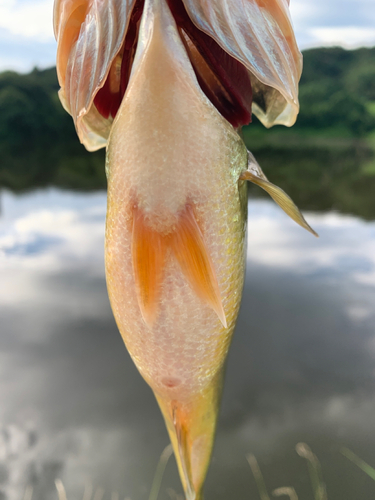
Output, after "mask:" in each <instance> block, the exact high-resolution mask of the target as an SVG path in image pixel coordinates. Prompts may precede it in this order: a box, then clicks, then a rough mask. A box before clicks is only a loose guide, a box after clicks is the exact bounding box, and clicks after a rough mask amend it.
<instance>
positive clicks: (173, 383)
mask: <svg viewBox="0 0 375 500" xmlns="http://www.w3.org/2000/svg"><path fill="white" fill-rule="evenodd" d="M161 382H162V384H164V385H165V386H166V387H169V388H170V389H172V388H173V387H177V386H178V385H180V384H181V380H180V379H179V378H175V377H164V378H163V379H162V381H161Z"/></svg>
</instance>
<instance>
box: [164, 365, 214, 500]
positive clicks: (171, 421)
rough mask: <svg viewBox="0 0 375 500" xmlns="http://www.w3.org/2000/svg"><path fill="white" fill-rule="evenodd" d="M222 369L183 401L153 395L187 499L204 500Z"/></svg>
mask: <svg viewBox="0 0 375 500" xmlns="http://www.w3.org/2000/svg"><path fill="white" fill-rule="evenodd" d="M222 380H223V370H220V371H219V372H218V373H217V374H216V375H215V376H214V378H213V379H212V381H211V383H210V384H209V386H207V387H206V388H205V389H203V390H202V391H201V392H200V393H199V394H196V395H195V396H194V398H193V399H190V400H186V401H176V400H168V399H166V398H165V396H164V397H163V396H161V395H158V394H155V396H156V399H157V401H158V403H159V406H160V409H161V411H162V413H163V417H164V420H165V423H166V426H167V430H168V434H169V437H170V440H171V443H172V446H173V451H174V454H175V457H176V462H177V466H178V470H179V474H180V478H181V482H182V485H183V487H184V491H185V495H186V500H203V492H202V488H203V483H204V480H205V477H206V474H207V469H208V466H209V463H210V458H211V452H212V447H213V443H214V438H215V431H216V423H217V416H218V411H219V403H220V398H221V392H222Z"/></svg>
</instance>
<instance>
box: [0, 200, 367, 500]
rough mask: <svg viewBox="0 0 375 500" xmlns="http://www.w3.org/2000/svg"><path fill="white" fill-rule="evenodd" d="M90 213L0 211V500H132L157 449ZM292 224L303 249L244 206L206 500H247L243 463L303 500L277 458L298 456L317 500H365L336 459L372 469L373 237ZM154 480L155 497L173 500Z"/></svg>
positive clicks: (97, 222) (22, 204) (331, 224)
mask: <svg viewBox="0 0 375 500" xmlns="http://www.w3.org/2000/svg"><path fill="white" fill-rule="evenodd" d="M105 203H106V200H105V194H103V193H94V194H76V193H69V192H61V191H57V190H48V191H40V192H35V193H31V194H27V195H22V196H15V195H12V194H9V193H4V194H3V195H2V199H1V205H2V206H1V210H2V213H1V219H0V274H1V277H0V280H1V281H0V324H1V335H0V401H1V405H0V430H1V431H2V433H0V492H1V491H3V492H4V493H6V494H7V495H8V497H6V498H8V499H9V500H16V499H17V500H18V499H19V498H22V494H23V493H22V492H23V489H24V487H25V485H26V484H33V485H34V489H35V498H38V499H39V498H40V499H41V500H43V498H46V499H47V500H49V499H50V498H56V496H55V492H54V490H53V479H54V478H55V477H56V476H59V477H61V478H62V479H63V480H64V483H65V484H66V485H67V488H68V492H69V493H70V494H71V495H72V496H71V498H74V496H73V495H76V498H81V497H82V491H83V487H84V484H85V481H86V480H88V479H90V480H92V481H93V483H94V484H95V485H100V486H102V487H104V488H105V489H106V490H107V492H109V491H110V490H111V489H113V490H121V493H122V494H123V496H125V495H127V494H129V495H130V496H131V498H132V499H133V500H139V499H143V498H147V493H148V488H149V486H150V484H151V481H152V476H153V472H154V469H155V466H156V462H157V459H158V456H159V453H160V451H161V450H162V448H163V446H164V445H165V444H166V442H167V437H166V433H165V431H164V428H163V424H162V421H161V417H160V416H159V413H158V410H157V408H156V404H155V403H154V400H153V398H152V396H151V394H150V391H149V390H148V388H147V387H146V385H145V384H144V383H143V381H142V380H141V379H140V377H139V376H138V374H137V373H136V370H135V368H134V366H133V365H132V363H131V361H130V359H129V357H128V355H127V354H126V351H125V348H124V347H123V345H122V342H121V340H120V336H119V334H118V333H117V331H116V326H115V324H114V321H113V319H112V315H111V311H110V308H109V304H108V299H107V296H106V290H105V282H104V264H103V234H104V218H105ZM307 219H308V221H309V222H310V223H311V225H312V226H313V227H314V229H315V230H316V231H317V232H318V233H319V234H320V238H319V239H315V238H313V237H312V236H311V235H310V234H309V233H307V232H304V231H303V230H302V229H300V228H299V227H298V226H296V225H295V224H294V223H293V222H291V221H289V220H288V219H287V218H286V216H285V215H284V214H283V212H281V211H280V209H279V208H278V207H276V206H274V205H273V204H271V202H268V201H264V200H254V201H251V202H250V205H249V241H248V246H249V248H248V255H249V257H248V271H247V274H248V276H247V277H248V279H247V282H246V287H245V295H244V300H243V306H242V311H241V315H240V319H239V323H238V328H237V333H236V335H235V339H234V343H233V346H232V350H231V354H230V359H229V364H228V371H227V381H226V388H225V394H224V401H223V410H222V418H221V422H220V427H219V435H218V440H217V446H216V452H215V456H214V461H213V465H212V468H211V474H210V476H209V480H208V485H207V486H208V491H207V498H216V499H218V500H221V499H223V500H224V498H230V497H231V496H232V495H233V494H234V493H235V498H247V497H250V496H249V495H251V493H252V489H251V488H253V487H254V485H253V483H252V482H251V480H250V477H249V473H248V470H247V466H246V462H245V460H244V455H245V453H247V452H249V451H253V452H255V453H256V454H257V456H258V458H259V459H260V461H261V464H262V467H263V468H264V471H265V473H266V479H267V482H269V484H270V486H271V485H273V487H276V486H281V485H283V484H284V483H285V481H287V482H288V483H289V484H294V485H295V486H296V489H297V491H299V492H302V493H303V492H305V491H309V488H308V484H307V479H306V481H305V483H304V482H303V479H301V478H303V477H306V478H307V475H306V473H305V470H304V467H305V464H303V463H302V464H301V463H300V460H301V459H298V458H297V457H295V455H294V454H293V447H294V446H295V444H296V443H297V442H298V441H300V440H307V441H308V442H309V443H310V444H311V445H312V446H313V448H314V450H315V451H316V452H318V454H320V456H321V457H323V469H324V471H325V473H326V475H327V483H328V484H329V485H330V487H331V491H333V492H334V494H332V496H331V497H330V498H333V499H338V498H340V500H345V499H348V500H349V499H351V500H354V499H356V498H358V496H356V494H357V495H359V493H358V491H361V492H362V498H370V497H371V495H370V493H369V492H370V491H373V492H375V486H374V485H373V484H372V483H371V482H370V481H369V483H365V482H363V481H364V476H362V475H361V474H363V473H360V472H358V471H357V470H356V469H355V468H354V466H353V465H350V464H349V465H348V464H347V463H346V462H345V460H344V459H343V458H340V455H339V454H338V448H339V445H341V444H343V445H348V446H349V447H351V448H352V449H353V450H354V451H356V452H358V453H359V454H360V455H361V456H362V457H363V458H364V459H367V460H368V461H370V462H371V461H372V463H373V464H374V463H375V452H374V449H375V399H374V376H375V330H374V326H373V325H374V319H375V318H374V312H375V311H374V303H375V300H374V299H375V223H373V222H364V221H361V220H359V219H356V218H354V217H349V216H341V215H339V214H335V213H328V214H323V215H315V214H310V215H309V214H307ZM335 467H337V470H336V469H335ZM170 469H171V472H170V473H169V475H167V478H166V483H167V484H172V485H173V486H174V487H176V488H177V489H180V487H179V486H178V481H177V479H176V476H174V475H173V474H174V470H173V467H170ZM340 473H342V474H344V478H343V479H341V478H340V481H338V480H337V474H340ZM357 473H358V475H356V474H357ZM335 478H336V479H335ZM273 483H275V484H273ZM176 485H177V486H176ZM358 485H361V486H360V488H362V490H358V488H359V486H358ZM366 485H367V486H366ZM366 488H367V489H366ZM253 494H254V495H255V492H253ZM302 496H303V495H302ZM0 498H1V496H0ZM108 498H109V497H108ZM161 498H164V497H163V496H161ZM165 498H167V497H165ZM233 498H234V497H233Z"/></svg>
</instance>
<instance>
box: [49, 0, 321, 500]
mask: <svg viewBox="0 0 375 500" xmlns="http://www.w3.org/2000/svg"><path fill="white" fill-rule="evenodd" d="M54 29H55V36H56V39H57V41H58V49H57V74H58V79H59V83H60V87H61V88H60V91H59V97H60V100H61V102H62V104H63V106H64V107H65V109H66V110H67V111H68V112H69V113H70V114H71V116H72V118H73V121H74V124H75V127H76V131H77V134H78V137H79V139H80V141H81V142H82V143H83V144H84V145H85V147H86V148H87V149H88V150H89V151H95V150H97V149H100V148H102V147H105V148H106V166H105V168H106V174H107V180H108V203H107V218H106V234H105V269H106V280H107V288H108V294H109V299H110V303H111V307H112V311H113V314H114V317H115V319H116V323H117V326H118V329H119V331H120V333H121V335H122V338H123V340H124V343H125V345H126V347H127V349H128V351H129V353H130V356H131V358H132V359H133V361H134V363H135V365H136V366H137V368H138V370H139V372H140V374H141V375H142V377H143V378H144V379H145V381H146V382H147V383H148V384H149V386H150V387H151V388H152V390H153V392H154V395H155V397H156V400H157V402H158V404H159V407H160V409H161V412H162V415H163V417H164V420H165V424H166V428H167V431H168V434H169V437H170V440H171V443H172V446H173V450H174V454H175V457H176V462H177V465H178V470H179V475H180V478H181V482H182V485H183V488H184V492H185V496H186V499H187V500H201V499H202V498H203V485H204V481H205V477H206V473H207V469H208V466H209V463H210V457H211V453H212V447H213V443H214V437H215V430H216V425H217V419H218V412H219V405H220V398H221V393H222V386H223V376H224V368H225V360H226V356H227V353H228V349H229V346H230V342H231V339H232V335H233V331H234V328H235V324H236V320H237V316H238V312H239V307H240V303H241V296H242V289H243V284H244V276H245V262H246V230H247V181H250V182H253V183H255V184H257V185H258V186H260V187H261V188H262V189H264V190H265V191H267V192H268V193H269V194H270V195H271V197H272V198H273V199H274V200H275V201H276V203H278V204H279V205H280V207H281V208H282V209H283V210H284V211H285V212H286V213H287V214H288V215H290V217H291V218H292V219H293V220H295V221H296V222H297V223H298V224H300V225H301V226H302V227H304V228H305V229H307V230H308V231H310V232H312V233H313V234H316V233H315V232H314V231H313V230H312V229H311V227H310V226H309V225H308V223H307V222H306V220H305V219H304V218H303V215H302V214H301V212H300V211H299V209H298V208H297V207H296V206H295V205H294V203H293V201H292V200H291V199H290V198H289V197H288V195H286V193H284V191H282V189H280V188H279V187H277V186H275V185H274V184H272V183H271V182H270V181H269V180H268V179H267V177H266V176H265V174H264V173H263V171H262V169H261V167H260V166H259V164H258V163H257V161H256V159H255V158H254V156H253V155H252V154H251V153H250V152H249V151H248V150H247V148H246V146H245V144H244V142H243V139H242V137H241V128H242V127H243V126H244V125H248V124H249V123H250V122H251V119H252V114H253V113H254V114H255V115H256V116H257V117H258V119H259V120H260V121H261V122H262V123H263V124H264V125H265V126H266V127H271V126H272V125H274V124H283V125H286V126H291V125H293V123H294V122H295V120H296V116H297V114H298V111H299V104H298V81H299V78H300V75H301V70H302V56H301V53H300V52H299V50H298V47H297V44H296V40H295V37H294V32H293V27H292V23H291V19H290V14H289V3H288V1H287V0H246V1H243V0H215V2H212V1H210V0H55V4H54Z"/></svg>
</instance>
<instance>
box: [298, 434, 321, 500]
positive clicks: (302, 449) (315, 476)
mask: <svg viewBox="0 0 375 500" xmlns="http://www.w3.org/2000/svg"><path fill="white" fill-rule="evenodd" d="M296 452H297V453H298V455H299V456H300V457H302V458H305V459H306V460H307V464H308V470H309V475H310V480H311V484H312V488H313V492H314V499H315V500H327V491H326V485H325V484H324V481H323V474H322V468H321V467H320V462H319V460H318V458H317V456H316V455H314V453H313V452H312V451H311V449H310V448H309V446H307V444H306V443H298V444H297V446H296Z"/></svg>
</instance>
